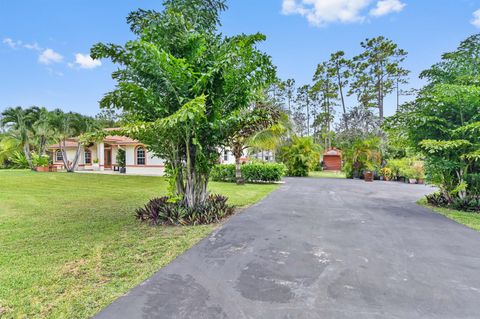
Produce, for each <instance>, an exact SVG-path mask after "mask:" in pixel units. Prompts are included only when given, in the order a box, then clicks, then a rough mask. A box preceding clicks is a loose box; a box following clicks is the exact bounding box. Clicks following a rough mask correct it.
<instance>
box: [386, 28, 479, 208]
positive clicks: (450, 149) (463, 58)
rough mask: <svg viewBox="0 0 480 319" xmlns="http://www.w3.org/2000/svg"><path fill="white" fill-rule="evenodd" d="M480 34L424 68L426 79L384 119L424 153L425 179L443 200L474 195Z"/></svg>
mask: <svg viewBox="0 0 480 319" xmlns="http://www.w3.org/2000/svg"><path fill="white" fill-rule="evenodd" d="M479 55H480V35H474V36H472V37H469V38H468V39H466V40H465V41H463V42H462V43H461V44H460V46H459V47H458V49H457V50H456V51H454V52H450V53H446V54H444V55H443V56H442V60H441V61H440V62H439V63H437V64H435V65H433V66H432V67H431V68H430V69H428V70H426V71H424V72H423V73H422V74H421V77H422V78H424V79H425V80H426V81H428V84H427V85H426V86H425V87H424V88H423V89H422V90H420V92H419V93H418V96H417V98H416V99H415V101H413V102H412V103H408V104H405V105H404V106H403V107H402V109H401V111H400V112H399V113H398V114H397V115H396V116H394V117H393V118H392V119H390V120H389V121H388V123H387V124H388V125H387V128H388V130H389V131H390V132H391V134H392V135H394V136H397V137H399V138H402V139H403V140H404V141H405V143H406V145H408V146H409V147H411V148H413V149H415V150H416V151H418V152H420V153H421V154H422V155H423V157H424V158H425V170H426V174H427V178H428V180H429V181H430V182H432V183H433V184H435V185H437V186H438V187H439V188H440V194H441V196H442V197H443V198H444V199H445V200H446V202H447V203H454V202H456V201H462V202H473V201H474V200H476V199H478V198H479V196H480V193H479V192H478V191H477V189H476V188H475V186H473V185H474V184H475V183H472V182H470V184H469V181H471V180H472V176H476V174H478V172H479V168H480V164H479V161H478V160H479V159H480V152H479V150H480V134H479V133H480V85H479V82H478V77H479V70H480V61H479V59H478V56H479Z"/></svg>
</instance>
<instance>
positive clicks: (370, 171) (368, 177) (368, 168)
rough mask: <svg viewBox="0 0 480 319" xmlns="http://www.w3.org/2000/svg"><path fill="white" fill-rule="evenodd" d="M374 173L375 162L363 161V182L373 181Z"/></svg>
mask: <svg viewBox="0 0 480 319" xmlns="http://www.w3.org/2000/svg"><path fill="white" fill-rule="evenodd" d="M374 175H375V164H373V163H372V162H371V161H368V162H366V163H365V170H364V171H363V178H364V180H365V182H373V178H374Z"/></svg>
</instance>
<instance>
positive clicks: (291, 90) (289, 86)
mask: <svg viewBox="0 0 480 319" xmlns="http://www.w3.org/2000/svg"><path fill="white" fill-rule="evenodd" d="M282 88H283V90H284V94H283V95H284V97H285V100H286V104H287V110H288V114H289V115H291V114H292V109H293V103H294V102H295V91H296V86H295V79H287V80H286V81H285V82H283V86H282Z"/></svg>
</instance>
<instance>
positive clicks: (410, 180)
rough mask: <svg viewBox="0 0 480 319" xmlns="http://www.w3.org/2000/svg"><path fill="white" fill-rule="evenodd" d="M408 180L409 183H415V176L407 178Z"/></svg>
mask: <svg viewBox="0 0 480 319" xmlns="http://www.w3.org/2000/svg"><path fill="white" fill-rule="evenodd" d="M408 182H409V183H410V184H416V183H417V179H415V178H409V179H408Z"/></svg>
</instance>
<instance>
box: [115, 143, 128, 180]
mask: <svg viewBox="0 0 480 319" xmlns="http://www.w3.org/2000/svg"><path fill="white" fill-rule="evenodd" d="M116 160H117V165H118V167H119V168H120V169H119V170H120V173H121V174H125V173H126V172H127V168H126V166H127V165H126V154H125V150H123V149H119V150H118V153H117V157H116Z"/></svg>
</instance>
